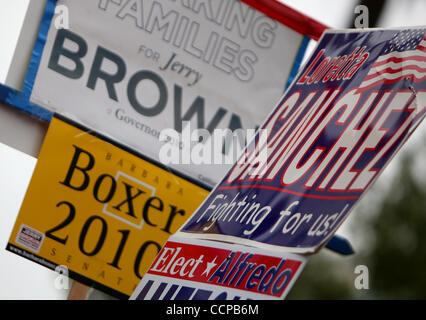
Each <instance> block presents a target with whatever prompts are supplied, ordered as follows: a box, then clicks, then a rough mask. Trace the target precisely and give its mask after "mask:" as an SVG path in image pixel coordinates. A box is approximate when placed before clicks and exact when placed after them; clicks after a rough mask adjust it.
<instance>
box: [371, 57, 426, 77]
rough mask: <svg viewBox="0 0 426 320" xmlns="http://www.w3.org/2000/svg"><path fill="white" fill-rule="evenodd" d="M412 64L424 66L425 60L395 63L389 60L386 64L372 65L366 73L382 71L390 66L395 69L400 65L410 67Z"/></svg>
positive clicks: (425, 64)
mask: <svg viewBox="0 0 426 320" xmlns="http://www.w3.org/2000/svg"><path fill="white" fill-rule="evenodd" d="M413 65H414V66H417V67H420V68H426V60H425V61H416V60H415V61H411V60H404V63H397V62H392V61H391V62H389V63H387V64H383V65H380V66H377V67H376V66H374V65H373V66H372V67H371V69H370V71H369V72H368V73H367V75H370V74H374V73H377V72H379V71H382V70H384V69H387V68H392V69H393V70H396V69H398V68H401V67H404V68H405V67H411V66H413Z"/></svg>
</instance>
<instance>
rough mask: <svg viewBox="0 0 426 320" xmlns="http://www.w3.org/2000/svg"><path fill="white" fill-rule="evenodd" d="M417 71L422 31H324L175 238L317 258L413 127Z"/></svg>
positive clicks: (423, 56) (420, 92)
mask: <svg viewBox="0 0 426 320" xmlns="http://www.w3.org/2000/svg"><path fill="white" fill-rule="evenodd" d="M425 64H426V37H425V27H418V28H416V27H413V28H405V29H389V30H388V29H370V30H368V29H366V30H342V31H326V32H325V33H324V34H323V36H322V37H321V39H320V41H319V43H318V46H317V48H316V49H315V51H314V52H313V54H312V56H311V57H310V59H309V60H308V62H307V63H306V65H305V67H304V68H303V70H301V72H300V73H299V75H298V76H297V78H296V79H295V81H294V82H293V83H292V85H291V87H290V88H289V89H288V90H287V91H286V93H285V94H284V96H283V97H282V99H281V101H280V102H279V104H278V105H277V107H276V108H275V109H274V110H273V112H272V113H271V114H270V115H269V116H268V117H267V119H266V121H265V123H264V124H263V125H262V127H261V128H260V130H259V131H258V133H257V134H256V136H255V138H254V139H253V140H252V141H251V142H250V144H249V145H248V146H247V148H246V150H245V151H244V153H243V155H242V156H241V158H240V159H239V160H238V162H237V163H236V164H234V166H233V167H232V169H231V170H229V171H228V173H227V174H226V176H225V177H224V178H223V180H222V181H221V182H220V183H219V184H218V185H217V186H216V188H215V189H214V191H213V192H212V193H211V194H210V195H209V197H208V198H207V199H206V200H205V201H204V202H203V204H202V205H201V206H200V207H199V208H198V210H197V211H196V212H195V213H194V214H193V215H192V216H191V218H190V220H189V221H187V222H186V223H185V224H184V226H183V227H182V228H181V230H180V232H179V233H178V234H179V235H180V236H185V237H198V238H203V239H213V240H221V241H229V242H234V243H238V244H247V245H252V246H258V247H263V248H282V249H285V250H287V251H290V252H299V253H301V252H302V253H310V252H315V251H316V250H318V249H319V248H320V247H321V246H322V245H323V244H324V243H326V241H327V240H328V239H329V238H330V237H331V236H332V235H333V234H334V232H335V231H336V229H337V228H338V227H339V226H340V225H341V223H342V222H343V221H344V219H345V218H346V217H347V216H348V214H349V213H350V212H351V210H352V209H353V208H354V206H355V205H356V203H357V202H358V201H359V199H360V197H361V196H362V195H363V194H364V193H365V192H366V190H367V189H368V188H369V187H370V186H371V184H372V183H373V181H374V180H375V179H376V178H377V177H378V175H379V174H380V173H381V172H382V170H383V169H384V167H385V166H386V165H387V164H388V163H389V161H390V160H391V159H392V157H393V156H394V155H395V153H396V152H397V151H398V150H399V149H400V147H401V146H402V145H403V143H404V142H405V141H406V140H407V138H408V137H409V136H410V134H411V133H412V132H413V131H414V129H415V128H416V127H417V126H418V125H419V124H420V122H421V121H422V120H423V118H424V116H425V113H426V69H425Z"/></svg>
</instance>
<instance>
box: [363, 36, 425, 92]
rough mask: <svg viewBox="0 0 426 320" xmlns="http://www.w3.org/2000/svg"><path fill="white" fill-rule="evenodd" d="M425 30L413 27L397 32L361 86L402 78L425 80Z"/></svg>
mask: <svg viewBox="0 0 426 320" xmlns="http://www.w3.org/2000/svg"><path fill="white" fill-rule="evenodd" d="M425 31H426V29H411V30H402V31H399V32H397V33H395V35H394V36H393V37H392V39H391V40H389V43H388V45H387V47H386V48H385V50H384V52H383V53H384V54H383V55H381V56H379V57H378V58H377V60H376V61H375V62H374V64H373V65H372V66H371V69H370V71H369V72H368V73H367V76H366V77H365V78H364V80H363V81H362V83H361V84H360V86H359V88H360V89H369V88H371V87H374V86H376V85H379V84H382V83H394V82H397V81H400V80H402V79H411V80H412V81H414V82H420V81H423V80H424V79H425V77H426V36H425Z"/></svg>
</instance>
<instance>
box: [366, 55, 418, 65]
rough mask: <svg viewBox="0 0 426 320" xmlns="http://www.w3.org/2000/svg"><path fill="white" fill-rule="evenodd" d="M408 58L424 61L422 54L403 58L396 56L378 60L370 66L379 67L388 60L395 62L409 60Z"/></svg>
mask: <svg viewBox="0 0 426 320" xmlns="http://www.w3.org/2000/svg"><path fill="white" fill-rule="evenodd" d="M409 60H414V61H420V62H426V57H422V56H415V55H413V56H408V57H404V58H398V57H390V58H388V59H386V60H383V61H379V62H375V63H374V64H373V65H372V67H379V66H382V65H384V64H387V63H389V62H395V63H399V62H403V61H409Z"/></svg>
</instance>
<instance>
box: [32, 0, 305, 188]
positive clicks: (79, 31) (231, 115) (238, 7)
mask: <svg viewBox="0 0 426 320" xmlns="http://www.w3.org/2000/svg"><path fill="white" fill-rule="evenodd" d="M57 5H58V6H60V5H61V6H66V8H67V9H68V10H67V12H68V14H69V17H68V18H69V21H68V22H69V29H57V28H56V27H55V25H59V26H60V24H57V23H55V17H54V18H53V19H54V21H52V23H51V26H50V30H49V33H48V36H47V42H46V45H45V48H44V51H43V54H42V59H41V63H40V67H39V70H38V73H37V77H36V80H35V84H34V89H33V92H32V96H31V101H32V102H34V103H36V104H39V105H41V106H44V107H46V108H48V109H49V110H52V111H55V112H59V113H62V114H64V115H67V116H70V117H72V118H74V119H75V120H77V121H79V122H82V123H83V124H85V125H87V126H89V127H92V128H94V129H95V130H98V131H101V132H103V133H105V134H107V135H110V136H112V137H113V138H115V139H117V140H119V141H121V142H123V143H125V144H127V145H129V146H131V147H133V148H135V149H137V150H138V151H140V152H142V153H143V154H145V155H147V156H149V157H151V158H153V159H155V160H159V159H160V157H159V154H160V150H161V147H162V145H164V143H166V142H161V141H160V136H161V138H164V139H167V141H168V143H169V146H173V148H175V149H173V150H175V151H176V150H177V151H178V152H179V156H180V157H181V158H180V161H179V162H180V163H179V164H176V163H169V164H167V165H169V166H170V167H172V168H175V169H177V170H179V171H181V172H183V173H186V174H188V175H190V176H192V177H193V178H195V179H198V180H200V181H203V182H205V183H206V184H209V185H213V184H215V183H217V182H218V181H219V180H220V178H221V177H222V176H223V175H224V173H225V172H226V171H227V170H228V169H229V168H230V166H231V164H232V163H233V162H234V161H235V160H236V156H235V155H234V157H232V156H233V155H232V152H228V154H227V156H228V158H224V160H223V161H219V162H216V164H214V163H213V164H209V161H204V162H202V163H201V165H197V164H194V163H191V161H188V159H189V157H188V154H189V153H190V152H191V151H194V150H191V149H189V146H188V145H185V143H184V142H182V141H180V138H179V137H176V136H174V135H173V134H171V133H170V129H173V130H175V132H177V133H181V132H182V131H183V132H184V134H185V125H186V127H191V128H192V129H197V128H204V129H207V131H208V132H209V133H213V130H214V129H219V128H221V129H224V128H229V129H230V130H232V131H234V130H236V129H240V128H242V129H244V130H245V129H249V128H250V129H254V128H255V127H256V126H257V125H258V124H260V123H261V122H262V121H263V119H264V118H265V117H266V115H267V114H268V113H269V112H270V110H271V109H272V108H273V106H274V105H275V104H276V102H277V101H278V99H279V98H280V96H281V95H282V93H283V91H284V87H285V84H286V82H287V79H288V76H289V73H290V71H291V68H292V66H293V62H294V59H295V56H296V53H297V52H298V50H299V47H300V45H301V43H302V37H303V35H301V34H299V33H297V32H296V31H293V30H291V29H289V28H287V27H286V26H284V25H282V24H280V23H279V22H277V21H275V20H273V19H271V18H269V17H267V16H265V15H264V14H262V13H260V12H259V11H257V10H255V9H253V8H251V7H249V6H247V5H246V4H244V3H242V2H240V1H236V0H235V1H234V0H233V1H161V2H160V1H150V0H145V1H141V0H140V1H136V0H131V1H121V0H97V1H94V0H92V1H86V0H72V1H70V0H59V1H58V3H57ZM56 18H59V17H57V16H56ZM185 121H188V122H189V125H188V123H183V122H185ZM163 129H169V133H167V134H166V135H165V136H164V135H160V132H161V131H162V130H163ZM244 132H245V131H244ZM188 137H190V136H188ZM164 139H163V140H164ZM206 139H207V138H206ZM192 140H193V142H194V143H195V142H197V143H198V141H199V138H198V136H197V137H195V138H194V137H192ZM221 140H222V141H221V143H223V141H225V140H226V139H224V138H222V139H221ZM233 141H234V144H235V145H237V143H244V135H241V136H238V139H234V140H233ZM210 142H211V141H207V142H206V141H204V144H205V145H209V143H210ZM239 149H242V145H241V146H240V148H239ZM215 150H216V151H217V150H218V149H215ZM234 150H236V149H235V146H234ZM237 150H238V149H237ZM219 151H220V152H222V154H223V153H225V154H226V153H227V148H223V146H220V148H219ZM228 151H229V150H228ZM210 156H211V159H213V154H211V155H209V154H204V155H202V157H203V158H204V159H206V158H209V157H210ZM230 157H231V158H230ZM189 160H190V159H189ZM211 162H214V161H213V160H212V161H211ZM224 162H226V163H225V165H224V164H223V163H224Z"/></svg>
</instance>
